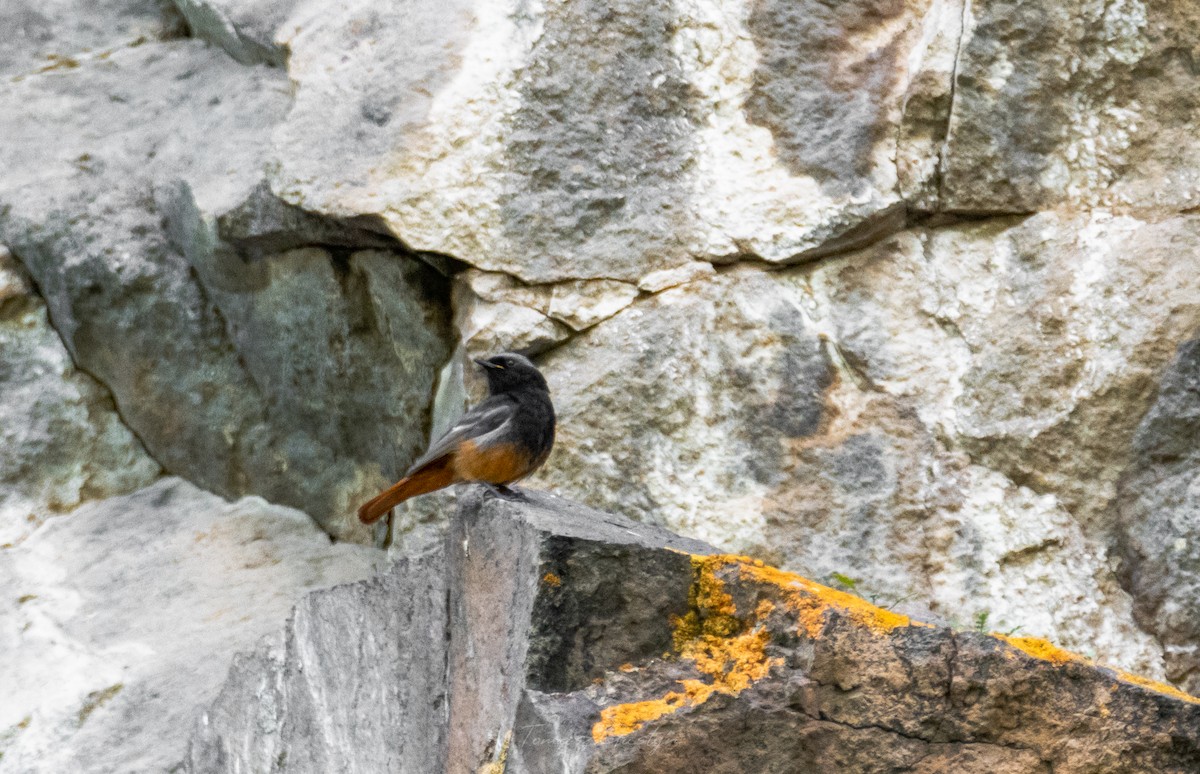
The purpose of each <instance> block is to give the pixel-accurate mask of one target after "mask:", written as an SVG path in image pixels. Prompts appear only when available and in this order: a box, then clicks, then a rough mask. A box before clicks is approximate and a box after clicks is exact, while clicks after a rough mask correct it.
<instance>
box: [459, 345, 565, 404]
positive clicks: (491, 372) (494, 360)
mask: <svg viewBox="0 0 1200 774" xmlns="http://www.w3.org/2000/svg"><path fill="white" fill-rule="evenodd" d="M475 363H476V364H477V365H478V366H479V367H480V368H482V369H483V373H484V375H485V376H487V380H488V392H489V393H491V394H492V395H499V394H500V393H504V392H512V391H513V390H517V389H528V388H534V389H540V390H545V391H547V392H549V391H550V388H549V387H548V386H546V377H544V376H542V372H541V371H539V370H537V366H535V365H534V364H533V363H531V362H529V358H527V357H525V356H524V355H518V354H516V353H515V352H501V353H500V354H499V355H493V356H491V357H489V358H481V359H479V360H476V361H475Z"/></svg>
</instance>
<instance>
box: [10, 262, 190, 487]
mask: <svg viewBox="0 0 1200 774" xmlns="http://www.w3.org/2000/svg"><path fill="white" fill-rule="evenodd" d="M9 254H10V255H12V257H13V259H14V260H15V261H16V262H17V263H18V264H19V265H20V267H21V272H22V273H23V274H24V275H25V278H26V280H27V281H28V282H29V287H30V290H31V292H32V293H33V295H35V296H36V297H37V298H38V299H40V300H41V302H42V304H43V306H44V307H45V309H46V323H47V324H48V325H49V326H50V329H51V330H52V331H54V335H55V336H57V337H58V341H59V343H60V344H62V347H63V350H64V351H65V352H66V353H67V357H68V358H70V359H71V366H72V367H73V368H74V369H75V370H77V371H79V373H81V374H83V375H84V376H86V377H88V378H89V379H91V380H92V381H93V382H95V383H96V386H97V387H98V388H99V389H101V390H103V391H104V400H105V403H106V404H107V407H108V408H110V409H111V410H112V412H113V415H114V416H116V418H117V421H118V422H119V423H120V424H121V427H123V428H125V430H126V431H128V432H129V435H130V436H131V437H132V438H133V439H134V441H136V442H137V445H138V447H139V448H140V449H141V451H142V453H143V454H145V455H146V457H147V458H148V459H151V460H153V461H154V464H155V465H158V478H162V477H163V476H165V475H168V474H169V471H168V470H167V467H166V466H165V465H163V462H162V460H160V459H159V458H158V457H156V456H154V454H152V453H151V452H150V449H149V447H147V446H146V442H145V440H143V439H142V436H141V435H140V434H139V433H138V432H137V430H135V429H134V428H133V426H132V425H130V424H129V421H128V420H127V419H126V418H125V414H124V412H122V411H121V405H120V403H118V402H117V399H116V396H115V395H114V394H113V391H112V388H111V387H110V386H109V385H108V383H107V382H105V381H104V380H103V379H101V378H100V376H99V375H97V374H95V373H93V372H92V371H91V370H89V369H88V368H86V367H85V366H83V365H82V364H80V362H79V360H78V358H76V357H75V352H74V350H73V349H72V348H71V347H69V346H67V341H66V338H65V337H64V336H63V333H62V330H61V329H60V328H59V326H58V324H57V322H56V321H55V319H54V310H53V309H52V308H51V305H50V304H49V303H48V302H47V300H46V295H45V293H43V292H42V288H41V286H40V285H39V284H38V281H37V279H36V277H34V275H33V272H31V271H30V270H29V265H28V264H27V263H26V262H25V260H24V259H22V258H21V256H20V254H19V253H18V252H17V251H16V250H13V249H12V248H11V247H10V248H9ZM81 504H82V503H81Z"/></svg>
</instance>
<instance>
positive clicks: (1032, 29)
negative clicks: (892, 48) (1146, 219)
mask: <svg viewBox="0 0 1200 774" xmlns="http://www.w3.org/2000/svg"><path fill="white" fill-rule="evenodd" d="M1198 14H1200V11H1197V9H1196V8H1195V7H1194V6H1192V5H1191V4H1188V3H1183V4H1180V3H1169V2H1131V3H1116V4H1096V3H1090V2H1086V1H1083V0H1072V1H1071V2H1064V3H1021V2H1010V1H1009V0H985V2H981V3H978V2H972V3H970V9H969V11H968V12H967V13H966V15H965V17H964V18H965V20H966V30H965V31H964V35H963V42H962V46H961V48H960V51H959V58H958V66H957V77H956V78H955V81H954V86H955V90H954V106H953V109H952V111H951V114H950V123H949V136H948V138H947V144H946V152H945V165H944V169H943V190H942V201H941V206H942V207H943V208H944V209H949V210H960V211H987V212H996V211H1000V212H1004V211H1008V212H1030V211H1035V210H1041V209H1046V208H1049V207H1053V206H1054V205H1056V204H1059V203H1063V202H1070V203H1072V204H1082V205H1085V206H1104V207H1116V208H1122V209H1124V208H1133V209H1151V210H1165V211H1178V210H1182V209H1187V208H1189V207H1194V206H1196V204H1197V203H1198V202H1200V140H1197V138H1196V132H1195V127H1196V123H1197V121H1200V101H1198V100H1197V99H1196V97H1195V95H1194V89H1193V88H1191V86H1192V84H1193V83H1194V79H1195V71H1194V63H1193V61H1192V57H1193V56H1194V54H1193V52H1194V51H1195V50H1196V46H1197V45H1198V44H1200V31H1198V30H1200V24H1198V22H1200V16H1198ZM1050 95H1053V96H1052V97H1051V96H1050ZM1168 181H1169V182H1168Z"/></svg>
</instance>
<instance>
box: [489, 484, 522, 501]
mask: <svg viewBox="0 0 1200 774" xmlns="http://www.w3.org/2000/svg"><path fill="white" fill-rule="evenodd" d="M479 483H481V484H483V485H484V486H485V487H487V490H488V491H489V492H491V493H492V494H494V495H495V496H496V497H499V498H500V499H501V500H508V501H509V502H518V503H527V502H529V498H528V497H526V496H525V493H524V492H521V491H519V490H517V489H510V488H509V487H506V486H504V485H503V484H489V483H488V482H486V481H480V482H479Z"/></svg>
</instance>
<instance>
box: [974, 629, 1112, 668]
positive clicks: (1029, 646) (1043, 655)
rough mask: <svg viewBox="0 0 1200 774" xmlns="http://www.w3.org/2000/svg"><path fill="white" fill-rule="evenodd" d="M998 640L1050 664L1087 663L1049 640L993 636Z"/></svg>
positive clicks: (1001, 635)
mask: <svg viewBox="0 0 1200 774" xmlns="http://www.w3.org/2000/svg"><path fill="white" fill-rule="evenodd" d="M992 636H993V637H995V638H996V639H998V640H1001V641H1003V642H1007V643H1008V644H1009V645H1011V646H1013V647H1014V648H1016V649H1017V650H1019V651H1021V652H1023V653H1028V654H1029V655H1031V656H1033V657H1034V658H1040V659H1041V660H1043V661H1049V662H1050V663H1052V664H1065V663H1067V662H1068V661H1080V662H1085V663H1089V662H1088V660H1087V659H1086V658H1084V657H1083V656H1080V655H1079V654H1078V653H1072V652H1071V651H1069V650H1063V649H1062V648H1060V647H1058V646H1057V645H1055V644H1054V643H1053V642H1050V641H1049V640H1043V639H1039V638H1037V637H1009V636H1007V635H1004V634H993V635H992Z"/></svg>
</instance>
